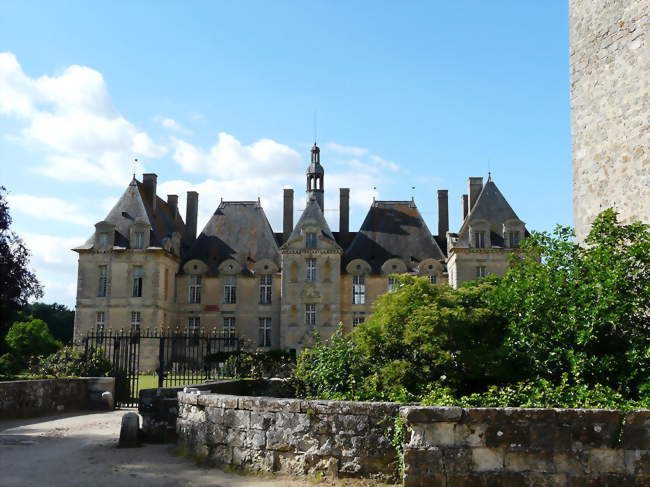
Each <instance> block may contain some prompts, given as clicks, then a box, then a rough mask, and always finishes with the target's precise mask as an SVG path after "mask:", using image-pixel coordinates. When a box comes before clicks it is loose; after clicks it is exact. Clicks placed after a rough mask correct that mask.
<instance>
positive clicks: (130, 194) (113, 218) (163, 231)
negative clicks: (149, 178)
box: [77, 178, 185, 249]
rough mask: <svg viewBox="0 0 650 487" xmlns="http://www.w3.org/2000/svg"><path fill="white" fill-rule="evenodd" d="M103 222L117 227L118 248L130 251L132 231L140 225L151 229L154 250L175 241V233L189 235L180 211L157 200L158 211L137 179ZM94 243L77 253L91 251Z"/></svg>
mask: <svg viewBox="0 0 650 487" xmlns="http://www.w3.org/2000/svg"><path fill="white" fill-rule="evenodd" d="M103 221H106V222H108V223H112V224H113V225H115V243H114V246H115V247H124V248H128V247H129V232H130V228H131V225H132V224H133V223H134V222H136V221H143V222H145V223H148V224H149V225H151V238H150V241H149V246H150V247H162V243H163V239H165V238H168V237H171V235H172V233H174V232H179V233H180V234H181V236H182V235H184V233H185V223H184V222H183V219H182V218H181V216H180V214H179V213H178V210H176V211H175V212H172V209H171V207H170V206H169V205H168V204H167V202H166V201H164V200H163V199H161V198H159V197H158V196H156V210H155V211H154V210H153V208H152V206H151V205H150V204H149V197H148V195H147V193H146V190H145V188H144V185H143V184H142V183H141V182H140V181H138V180H137V179H135V178H134V179H133V180H132V181H131V183H130V184H129V186H128V187H127V188H126V191H124V193H123V194H122V196H121V197H120V199H119V200H118V201H117V203H115V205H114V206H113V208H112V209H111V211H110V212H109V213H108V215H107V216H106V218H104V220H103ZM94 241H95V236H94V235H93V236H91V237H90V238H89V239H88V240H87V241H86V243H85V244H83V245H81V246H79V247H77V249H90V248H92V247H93V244H94Z"/></svg>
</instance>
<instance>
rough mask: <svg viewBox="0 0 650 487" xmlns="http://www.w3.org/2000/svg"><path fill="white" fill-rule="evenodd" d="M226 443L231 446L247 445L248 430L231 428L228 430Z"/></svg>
mask: <svg viewBox="0 0 650 487" xmlns="http://www.w3.org/2000/svg"><path fill="white" fill-rule="evenodd" d="M225 437H226V439H225V443H226V445H229V446H236V447H240V448H241V447H245V446H246V439H247V437H248V433H247V431H246V430H240V429H233V428H229V429H227V430H226V434H225Z"/></svg>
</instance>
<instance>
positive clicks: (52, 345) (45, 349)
mask: <svg viewBox="0 0 650 487" xmlns="http://www.w3.org/2000/svg"><path fill="white" fill-rule="evenodd" d="M5 340H6V342H7V345H8V347H9V350H10V353H11V354H12V355H13V356H14V357H16V358H17V359H18V360H19V361H20V362H21V364H23V365H27V363H28V362H29V359H30V358H31V357H37V356H47V355H50V354H52V353H54V352H56V351H57V350H58V349H59V348H61V347H62V346H63V344H62V343H61V342H59V341H58V340H56V339H55V338H54V337H53V336H52V334H51V333H50V330H49V329H48V327H47V323H45V322H44V321H43V320H31V321H19V322H16V323H14V324H13V325H12V326H11V328H10V329H9V333H7V336H6V338H5Z"/></svg>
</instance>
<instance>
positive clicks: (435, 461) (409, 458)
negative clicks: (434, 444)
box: [404, 448, 445, 477]
mask: <svg viewBox="0 0 650 487" xmlns="http://www.w3.org/2000/svg"><path fill="white" fill-rule="evenodd" d="M444 471H445V470H444V467H443V463H442V451H441V450H440V449H439V448H432V449H427V450H419V449H412V448H406V449H405V450H404V472H405V473H406V474H410V475H412V476H414V477H415V476H417V477H420V476H427V475H432V474H442V473H444Z"/></svg>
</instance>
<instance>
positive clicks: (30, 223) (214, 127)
mask: <svg viewBox="0 0 650 487" xmlns="http://www.w3.org/2000/svg"><path fill="white" fill-rule="evenodd" d="M566 3H567V2H539V1H534V0H525V1H524V0H518V1H515V0H500V1H494V2H486V1H465V2H431V1H428V2H391V3H389V2H377V1H373V2H370V1H368V2H361V1H355V2H343V1H328V2H325V1H322V2H316V1H314V2H298V1H295V2H289V1H274V2H252V1H250V2H243V1H242V2H234V1H233V2H216V1H215V2H207V1H204V2H198V1H184V2H160V1H156V2H154V1H139V2H126V1H114V2H104V3H99V2H94V3H89V2H72V1H67V2H40V1H38V2H37V1H24V0H23V1H21V2H16V1H9V2H7V1H0V8H1V9H2V16H0V53H1V54H0V184H2V185H4V186H6V187H7V189H8V190H9V191H10V196H9V197H10V203H11V205H12V215H13V218H14V228H15V230H16V231H17V232H19V233H20V234H21V235H23V237H24V238H25V240H26V241H27V243H28V244H29V245H30V247H31V248H32V250H33V252H34V256H33V265H34V268H35V270H36V272H37V274H38V276H39V278H41V280H42V281H43V282H44V284H45V287H46V297H45V300H46V301H58V302H63V303H65V304H68V305H72V304H73V303H74V289H75V285H76V255H75V254H74V253H73V252H70V251H69V250H68V249H69V248H71V247H72V246H74V245H76V244H77V243H81V242H83V241H84V240H85V239H86V238H87V237H88V236H90V234H91V233H92V231H93V224H94V223H95V222H96V221H99V220H101V219H102V218H103V217H104V216H105V214H106V213H107V212H108V210H109V209H110V205H111V204H112V203H113V202H114V201H115V199H116V198H117V197H118V196H119V195H120V194H121V192H122V191H123V190H124V188H125V187H126V185H127V184H128V181H129V178H130V173H131V172H132V171H133V162H132V160H133V158H135V157H137V158H138V159H139V160H140V161H141V162H140V163H139V165H138V167H137V172H138V173H141V172H142V171H143V170H144V171H146V172H156V173H157V174H158V176H159V194H160V195H161V196H162V197H165V194H166V193H170V192H172V193H179V194H180V195H181V197H180V199H181V206H183V205H184V193H185V191H187V190H189V189H196V190H198V191H199V193H200V200H199V203H200V221H199V226H201V224H202V223H204V222H205V220H206V219H207V217H208V215H209V214H210V213H211V212H212V211H213V210H214V209H215V208H216V207H217V205H218V203H219V200H220V199H221V198H222V197H223V198H224V199H226V200H237V199H242V200H251V199H256V198H257V197H258V196H260V197H261V200H262V203H263V205H264V207H265V209H266V211H267V214H268V216H269V219H270V221H271V224H272V225H273V227H274V228H276V229H280V227H281V222H280V215H281V213H280V209H281V208H280V205H281V199H282V188H283V187H284V186H291V187H294V188H295V189H296V194H297V197H300V198H302V197H303V189H304V181H303V172H304V169H305V167H306V165H307V161H308V157H309V146H310V145H311V143H312V142H313V138H314V118H316V119H317V132H318V141H319V144H320V145H321V147H322V162H323V165H324V167H325V170H326V182H325V184H326V186H325V187H326V192H327V197H326V208H327V209H328V210H330V211H327V212H326V213H327V217H328V218H329V219H330V221H331V222H332V227H333V228H336V227H337V226H338V224H337V222H338V214H337V212H336V209H337V197H338V187H350V188H351V192H352V196H351V197H352V215H351V226H352V228H353V229H354V228H355V227H358V225H360V223H361V221H362V220H363V217H364V215H365V213H366V211H367V208H368V205H369V203H370V201H371V200H372V197H373V195H374V196H376V197H377V198H379V199H408V198H410V197H411V196H412V195H414V196H415V200H416V202H417V204H418V206H419V207H420V209H421V210H422V212H423V214H424V216H425V219H426V220H427V223H428V225H429V227H430V229H431V230H432V231H434V232H435V230H436V229H437V218H436V215H437V208H436V196H435V191H436V190H437V189H448V190H449V200H450V212H451V227H452V230H453V229H454V228H457V227H458V226H459V224H460V220H459V212H460V211H459V210H460V197H461V195H462V194H463V193H464V192H466V187H467V177H469V176H487V172H488V164H489V166H490V167H491V170H492V175H493V179H494V180H495V182H496V183H497V185H498V186H499V187H500V189H501V190H502V192H503V193H504V194H505V196H506V198H507V199H508V200H509V201H510V203H511V205H512V206H513V208H514V209H515V211H516V212H517V213H518V215H519V217H520V218H521V219H523V220H524V221H525V222H526V223H527V225H528V227H529V228H530V229H538V230H550V229H552V228H553V226H554V225H555V224H556V223H561V224H571V163H570V161H571V141H570V127H569V81H568V76H569V68H568V27H567V5H566ZM315 114H316V117H315ZM413 186H414V187H415V190H412V189H411V188H412V187H413ZM373 187H376V188H377V189H376V190H373ZM296 204H297V206H298V207H300V205H301V204H302V202H301V201H297V202H296ZM296 219H297V216H296Z"/></svg>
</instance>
